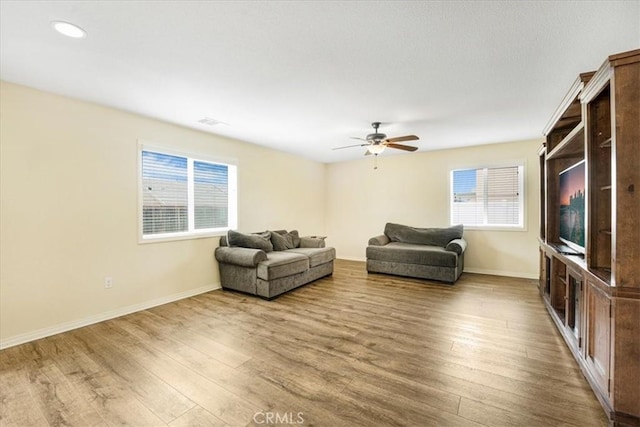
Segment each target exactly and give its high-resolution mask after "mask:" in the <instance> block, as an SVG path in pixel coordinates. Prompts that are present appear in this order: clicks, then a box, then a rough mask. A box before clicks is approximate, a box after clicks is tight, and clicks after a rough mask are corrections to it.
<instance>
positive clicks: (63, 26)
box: [51, 21, 87, 39]
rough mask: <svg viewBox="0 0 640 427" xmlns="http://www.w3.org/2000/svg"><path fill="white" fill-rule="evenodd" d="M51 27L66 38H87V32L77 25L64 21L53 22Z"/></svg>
mask: <svg viewBox="0 0 640 427" xmlns="http://www.w3.org/2000/svg"><path fill="white" fill-rule="evenodd" d="M51 26H52V27H53V29H54V30H56V31H57V32H59V33H60V34H62V35H65V36H67V37H72V38H74V39H83V38H85V37H87V32H86V31H85V30H83V29H82V28H80V27H78V26H77V25H74V24H71V23H69V22H64V21H53V22H52V23H51Z"/></svg>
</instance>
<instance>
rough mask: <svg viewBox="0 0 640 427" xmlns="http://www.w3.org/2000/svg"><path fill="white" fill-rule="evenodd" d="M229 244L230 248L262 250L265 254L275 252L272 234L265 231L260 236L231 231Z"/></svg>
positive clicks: (228, 236) (228, 238)
mask: <svg viewBox="0 0 640 427" xmlns="http://www.w3.org/2000/svg"><path fill="white" fill-rule="evenodd" d="M227 242H228V244H229V246H239V247H241V248H251V249H262V250H263V251H265V252H271V251H273V244H272V243H271V232H269V231H265V232H264V233H260V234H244V233H240V232H238V231H233V230H229V231H228V233H227Z"/></svg>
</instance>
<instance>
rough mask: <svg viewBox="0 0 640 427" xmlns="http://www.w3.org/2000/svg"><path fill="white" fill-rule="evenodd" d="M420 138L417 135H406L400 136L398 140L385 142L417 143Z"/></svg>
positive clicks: (392, 139)
mask: <svg viewBox="0 0 640 427" xmlns="http://www.w3.org/2000/svg"><path fill="white" fill-rule="evenodd" d="M418 139H420V138H418V137H417V136H415V135H406V136H398V137H396V138H387V139H385V141H387V142H402V141H417V140H418Z"/></svg>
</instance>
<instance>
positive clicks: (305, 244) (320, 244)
mask: <svg viewBox="0 0 640 427" xmlns="http://www.w3.org/2000/svg"><path fill="white" fill-rule="evenodd" d="M324 239H325V238H324V237H311V236H304V237H301V238H300V247H301V248H324V247H325V243H324Z"/></svg>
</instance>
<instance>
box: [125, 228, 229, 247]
mask: <svg viewBox="0 0 640 427" xmlns="http://www.w3.org/2000/svg"><path fill="white" fill-rule="evenodd" d="M227 231H228V230H227V229H224V230H215V231H204V232H201V233H171V234H157V235H151V236H146V237H138V244H141V245H146V244H148V243H163V242H174V241H178V240H194V239H209V238H211V237H220V236H224V235H226V234H227Z"/></svg>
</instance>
